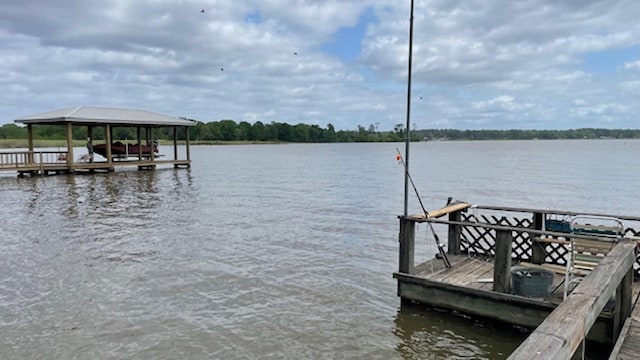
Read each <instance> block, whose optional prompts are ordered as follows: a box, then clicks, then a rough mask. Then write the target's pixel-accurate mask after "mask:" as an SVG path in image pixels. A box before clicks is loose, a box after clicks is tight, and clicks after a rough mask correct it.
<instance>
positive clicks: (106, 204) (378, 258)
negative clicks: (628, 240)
mask: <svg viewBox="0 0 640 360" xmlns="http://www.w3.org/2000/svg"><path fill="white" fill-rule="evenodd" d="M396 147H398V148H400V149H401V150H402V149H404V146H403V144H303V145H293V144H291V145H247V146H194V147H192V149H191V153H192V160H193V164H192V168H191V169H178V170H174V169H160V170H158V171H152V172H138V171H126V170H119V171H116V172H114V173H109V174H95V175H83V176H51V177H36V178H28V177H27V178H22V179H19V178H16V176H15V174H13V173H5V174H4V175H2V176H0V204H1V205H2V206H0V219H1V220H0V221H1V224H2V225H1V227H0V333H1V335H2V336H0V358H2V359H27V358H28V359H52V358H54V359H56V358H57V359H122V358H135V359H181V358H189V359H307V358H308V359H445V358H456V359H502V358H505V357H506V356H508V355H509V353H510V352H511V351H512V350H513V349H514V348H515V347H517V345H518V343H519V342H520V341H521V340H522V339H523V338H524V337H525V336H526V334H524V333H523V332H522V331H519V330H518V329H513V328H511V327H508V326H502V325H497V324H489V323H484V322H482V321H479V320H476V319H469V318H466V317H464V316H460V315H457V316H456V315H449V314H446V313H442V312H439V311H430V310H426V309H420V308H413V307H412V308H402V309H401V308H400V301H399V299H398V298H397V297H396V283H395V281H394V280H393V278H392V273H393V272H394V271H395V270H396V268H397V257H398V254H397V234H398V222H397V218H396V216H397V215H398V214H400V213H401V212H402V211H403V190H404V174H403V168H402V166H401V165H399V164H398V163H397V161H396V160H395V148H396ZM638 153H640V141H635V140H597V141H593V140H591V141H586V140H585V141H503V142H489V141H487V142H428V143H417V144H412V148H411V154H410V170H411V173H412V176H413V179H414V181H415V183H416V185H417V187H418V190H419V191H420V195H421V196H422V198H423V201H424V203H425V205H426V207H427V208H428V209H435V208H438V207H440V206H441V205H442V204H444V203H445V202H446V199H447V197H449V196H452V197H453V198H454V199H458V200H465V201H469V202H472V203H477V204H482V205H505V206H518V207H540V208H552V209H566V210H575V211H588V212H604V213H612V214H625V215H638V213H639V211H638V209H637V207H636V206H637V204H639V203H640V192H638V191H637V189H636V186H637V183H638V179H639V178H640V167H639V166H638V160H637V159H638ZM409 207H410V209H411V212H412V213H418V212H420V211H419V205H418V203H417V201H416V199H415V195H414V194H413V193H412V194H411V196H410V204H409ZM433 250H434V249H433V247H428V246H424V247H422V248H419V249H417V250H416V251H417V256H419V257H422V258H427V257H430V256H432V254H433Z"/></svg>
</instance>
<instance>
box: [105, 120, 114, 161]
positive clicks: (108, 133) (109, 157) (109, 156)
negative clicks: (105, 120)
mask: <svg viewBox="0 0 640 360" xmlns="http://www.w3.org/2000/svg"><path fill="white" fill-rule="evenodd" d="M104 134H105V135H104V137H105V138H106V141H107V163H108V164H109V165H110V166H112V165H113V156H112V153H111V141H112V137H113V129H112V128H111V125H109V124H106V125H105V126H104Z"/></svg>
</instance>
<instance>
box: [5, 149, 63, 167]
mask: <svg viewBox="0 0 640 360" xmlns="http://www.w3.org/2000/svg"><path fill="white" fill-rule="evenodd" d="M67 157H68V153H67V152H66V151H10V152H0V169H20V168H25V167H34V166H43V165H53V164H65V163H67Z"/></svg>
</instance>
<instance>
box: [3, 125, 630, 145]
mask: <svg viewBox="0 0 640 360" xmlns="http://www.w3.org/2000/svg"><path fill="white" fill-rule="evenodd" d="M195 123H196V125H195V126H193V127H191V128H190V129H189V139H190V140H192V141H194V142H215V141H250V142H292V143H320V142H323V143H324V142H398V141H404V139H405V128H404V126H403V125H402V124H396V125H395V127H394V129H393V130H392V131H378V129H377V126H376V125H374V124H371V125H369V126H368V127H364V126H361V125H358V127H357V129H355V130H336V129H335V127H334V126H333V125H332V124H327V126H326V127H320V126H319V125H307V124H302V123H300V124H297V125H290V124H287V123H281V122H271V123H268V124H265V123H262V122H261V121H256V122H255V123H253V124H250V123H248V122H246V121H241V122H239V123H237V122H235V121H233V120H220V121H212V122H207V123H204V122H199V121H196V122H195ZM153 131H154V134H153V135H154V138H156V139H160V140H170V139H173V129H172V128H157V129H154V130H153ZM136 132H137V131H136V128H135V127H114V128H113V138H114V139H120V140H123V139H136ZM33 133H34V138H35V139H50V140H62V139H66V127H64V126H56V125H37V126H33ZM177 136H178V139H179V140H184V139H185V138H186V132H185V130H184V128H179V131H178V134H177ZM26 138H27V129H26V127H24V126H18V125H16V124H5V125H3V126H2V127H0V139H26ZM73 138H74V139H76V140H82V139H86V138H87V127H86V126H74V127H73ZM104 138H105V137H104V128H103V127H95V128H94V139H104ZM601 138H612V139H637V138H640V130H631V129H597V128H582V129H570V130H515V129H513V130H457V129H427V130H412V131H411V140H412V141H431V140H533V139H601Z"/></svg>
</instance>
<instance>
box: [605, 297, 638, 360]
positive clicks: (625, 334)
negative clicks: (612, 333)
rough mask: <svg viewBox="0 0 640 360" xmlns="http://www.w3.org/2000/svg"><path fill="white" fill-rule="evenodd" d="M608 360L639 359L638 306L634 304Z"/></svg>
mask: <svg viewBox="0 0 640 360" xmlns="http://www.w3.org/2000/svg"><path fill="white" fill-rule="evenodd" d="M609 359H611V360H614V359H620V360H636V359H640V306H638V303H637V302H636V303H635V304H634V309H633V312H632V313H631V317H630V318H628V319H627V320H626V321H625V323H624V326H623V327H622V331H621V333H620V338H619V339H618V342H617V343H616V346H615V347H614V348H613V350H612V351H611V356H610V357H609Z"/></svg>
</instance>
